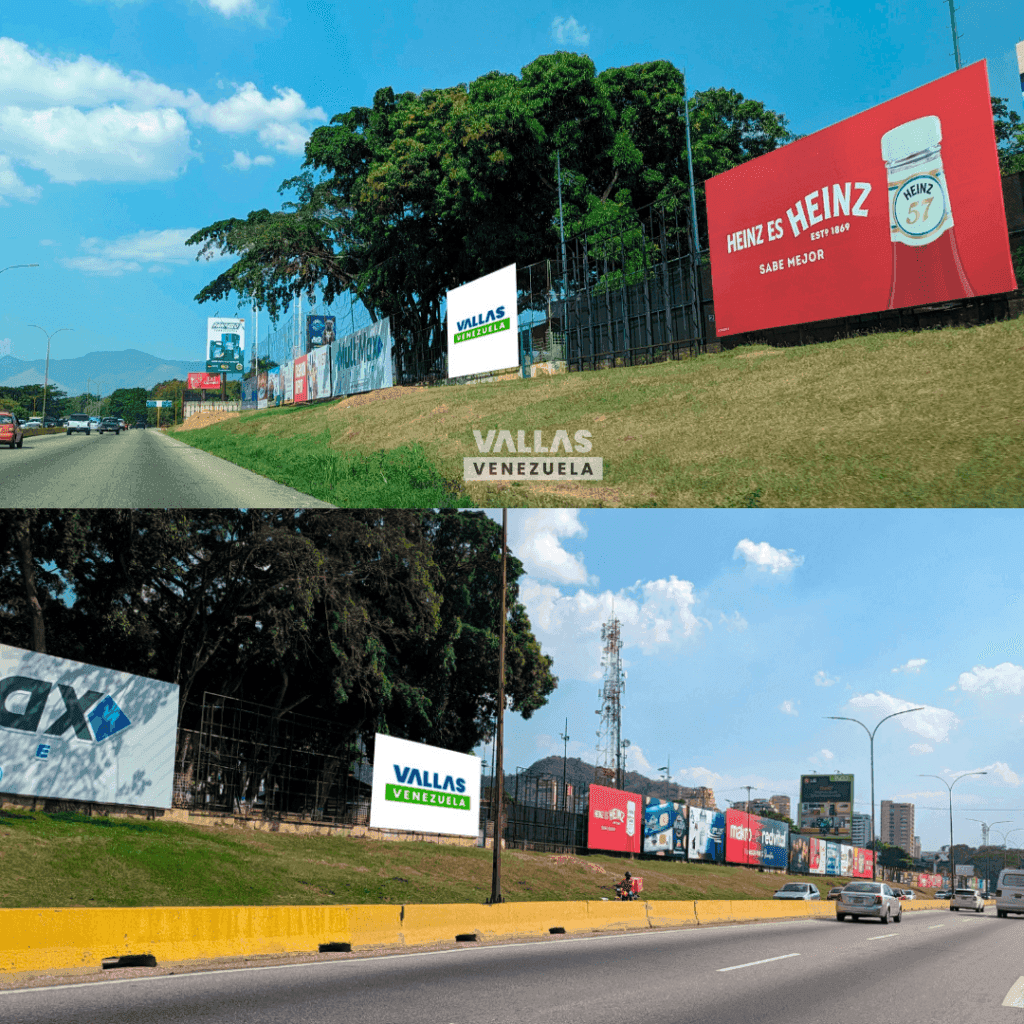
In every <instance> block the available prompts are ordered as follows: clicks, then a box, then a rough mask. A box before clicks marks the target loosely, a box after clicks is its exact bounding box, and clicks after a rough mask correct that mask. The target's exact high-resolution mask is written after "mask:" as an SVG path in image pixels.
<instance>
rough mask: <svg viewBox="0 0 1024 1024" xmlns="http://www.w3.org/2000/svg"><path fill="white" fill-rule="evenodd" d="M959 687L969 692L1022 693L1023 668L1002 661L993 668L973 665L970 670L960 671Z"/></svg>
mask: <svg viewBox="0 0 1024 1024" xmlns="http://www.w3.org/2000/svg"><path fill="white" fill-rule="evenodd" d="M957 682H958V683H959V684H960V689H962V690H967V691H968V692H970V693H1012V694H1014V695H1016V696H1020V694H1021V693H1024V668H1021V666H1020V665H1013V664H1011V663H1010V662H1008V661H1004V662H1003V663H1002V664H1001V665H996V667H995V668H985V667H984V666H981V665H975V666H974V668H973V669H972V670H971V671H970V672H961V673H960V678H959V679H958V680H957Z"/></svg>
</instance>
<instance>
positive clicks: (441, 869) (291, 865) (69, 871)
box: [0, 810, 837, 907]
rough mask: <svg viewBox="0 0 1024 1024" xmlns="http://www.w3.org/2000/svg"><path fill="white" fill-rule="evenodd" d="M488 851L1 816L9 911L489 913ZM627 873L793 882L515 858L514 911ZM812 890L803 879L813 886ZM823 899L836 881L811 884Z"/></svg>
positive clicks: (713, 889) (682, 884)
mask: <svg viewBox="0 0 1024 1024" xmlns="http://www.w3.org/2000/svg"><path fill="white" fill-rule="evenodd" d="M491 861H492V854H491V851H490V850H482V849H477V848H475V847H458V846H437V845H435V844H433V843H405V842H386V841H383V840H369V839H349V838H343V837H338V836H333V837H332V836H299V835H288V834H281V833H271V832H255V831H250V830H245V829H238V828H222V827H202V826H196V825H179V824H170V823H164V822H159V821H132V820H128V819H122V818H86V817H81V816H76V815H71V814H45V813H43V812H29V811H20V810H6V811H0V907H115V906H116V907H133V906H172V907H173V906H268V905H269V906H273V905H281V906H300V905H304V904H307V905H310V904H311V905H320V904H345V903H376V904H379V903H396V904H397V903H483V902H484V900H485V898H486V897H487V896H488V895H489V894H490V889H491ZM627 868H629V869H630V870H631V871H632V872H633V873H634V874H636V875H639V876H641V877H642V878H643V880H644V896H645V897H646V898H648V899H666V900H692V899H766V898H768V897H770V896H771V894H772V893H773V892H775V890H776V889H777V888H779V887H780V886H781V885H782V884H783V883H784V882H785V881H787V879H786V878H785V877H784V876H781V875H771V874H760V873H758V872H756V871H748V870H746V869H745V868H739V867H726V866H723V865H713V864H686V863H665V862H662V861H657V860H648V861H634V862H629V861H628V860H623V859H621V858H616V857H611V856H602V855H600V854H594V855H592V856H588V857H564V856H555V855H554V854H545V853H534V852H522V851H519V850H507V851H505V853H504V856H503V858H502V882H503V884H502V890H503V893H504V895H505V897H506V899H507V900H510V901H523V902H525V901H535V900H588V899H589V900H596V899H600V898H601V897H602V896H607V897H613V896H614V884H615V882H616V881H618V879H620V878H621V877H622V872H623V871H624V870H626V869H627ZM804 880H806V879H804ZM813 881H815V882H816V883H817V885H818V888H819V889H821V890H822V893H823V895H824V893H825V892H826V891H827V888H828V887H829V886H830V885H833V884H837V882H836V880H834V879H826V878H815V879H813Z"/></svg>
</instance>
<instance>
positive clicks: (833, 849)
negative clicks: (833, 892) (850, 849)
mask: <svg viewBox="0 0 1024 1024" xmlns="http://www.w3.org/2000/svg"><path fill="white" fill-rule="evenodd" d="M842 865H843V858H842V850H840V848H839V843H833V842H832V841H831V840H828V841H827V842H826V843H825V874H826V875H831V876H832V877H833V878H838V877H839V872H840V870H841V868H842Z"/></svg>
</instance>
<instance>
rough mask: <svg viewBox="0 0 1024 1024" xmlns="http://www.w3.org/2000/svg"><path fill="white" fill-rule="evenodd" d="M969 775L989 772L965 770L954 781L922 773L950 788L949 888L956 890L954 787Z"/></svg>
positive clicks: (922, 776)
mask: <svg viewBox="0 0 1024 1024" xmlns="http://www.w3.org/2000/svg"><path fill="white" fill-rule="evenodd" d="M968 775H988V772H964V773H963V775H958V776H957V777H956V778H955V779H954V780H953V781H952V782H947V781H946V780H945V779H944V778H943V777H942V776H941V775H921V776H920V777H921V778H922V779H938V780H939V782H941V783H942V784H943V785H944V786H945V787H946V789H948V790H949V888H950V891H951V892H955V891H956V859H955V858H956V855H955V854H954V853H953V787H954V786H955V785H956V784H957V783H958V782H959V781H960V780H961V779H966V778H967V776H968Z"/></svg>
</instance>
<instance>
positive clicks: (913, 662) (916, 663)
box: [893, 658, 928, 673]
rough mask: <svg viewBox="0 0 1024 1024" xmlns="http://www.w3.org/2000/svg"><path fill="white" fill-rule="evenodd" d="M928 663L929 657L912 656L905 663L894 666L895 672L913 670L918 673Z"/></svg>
mask: <svg viewBox="0 0 1024 1024" xmlns="http://www.w3.org/2000/svg"><path fill="white" fill-rule="evenodd" d="M927 664H928V659H927V658H911V659H910V661H908V662H907V663H906V664H905V665H900V666H899V667H898V668H894V669H893V672H913V673H918V672H920V671H921V668H922V666H924V665H927Z"/></svg>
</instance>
